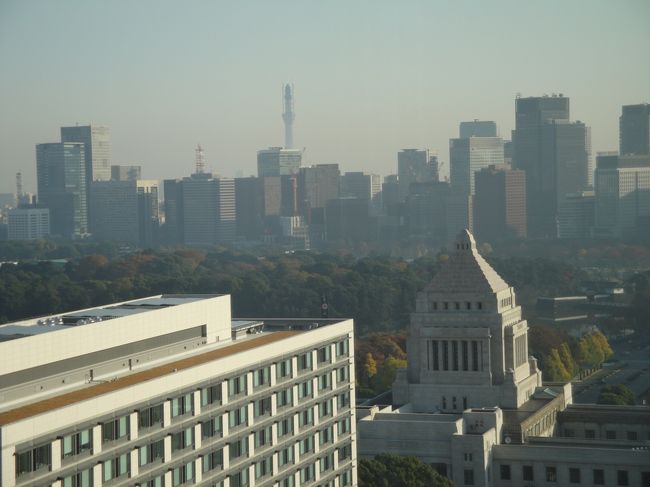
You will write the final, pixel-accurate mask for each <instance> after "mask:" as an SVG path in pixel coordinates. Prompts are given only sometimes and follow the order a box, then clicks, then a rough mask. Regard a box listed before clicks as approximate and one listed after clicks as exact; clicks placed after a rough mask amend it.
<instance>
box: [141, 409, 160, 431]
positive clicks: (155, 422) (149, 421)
mask: <svg viewBox="0 0 650 487" xmlns="http://www.w3.org/2000/svg"><path fill="white" fill-rule="evenodd" d="M162 424H163V405H162V404H158V405H156V406H151V407H150V408H147V409H142V410H141V411H139V412H138V427H139V429H141V430H143V429H147V428H152V427H154V426H160V427H162Z"/></svg>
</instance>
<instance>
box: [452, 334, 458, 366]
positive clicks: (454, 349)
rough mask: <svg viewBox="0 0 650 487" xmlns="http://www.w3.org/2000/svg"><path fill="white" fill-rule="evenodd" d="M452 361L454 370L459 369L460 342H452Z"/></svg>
mask: <svg viewBox="0 0 650 487" xmlns="http://www.w3.org/2000/svg"><path fill="white" fill-rule="evenodd" d="M451 361H452V365H453V368H454V370H458V342H457V341H455V340H454V341H453V342H451Z"/></svg>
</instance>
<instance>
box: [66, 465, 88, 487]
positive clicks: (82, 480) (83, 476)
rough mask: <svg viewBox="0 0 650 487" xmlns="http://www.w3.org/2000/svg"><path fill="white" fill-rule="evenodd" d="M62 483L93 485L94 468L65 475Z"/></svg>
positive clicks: (67, 486) (77, 486)
mask: <svg viewBox="0 0 650 487" xmlns="http://www.w3.org/2000/svg"><path fill="white" fill-rule="evenodd" d="M61 485H62V487H91V486H92V485H93V478H92V468H89V469H88V470H82V471H81V472H77V473H74V474H72V475H68V476H67V477H64V478H63V479H62V481H61Z"/></svg>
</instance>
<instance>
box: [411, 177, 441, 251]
mask: <svg viewBox="0 0 650 487" xmlns="http://www.w3.org/2000/svg"><path fill="white" fill-rule="evenodd" d="M448 200H449V183H448V182H446V181H435V182H434V181H432V182H429V183H413V184H411V191H410V193H409V195H408V198H407V199H406V218H407V222H408V228H409V234H410V235H418V236H425V237H428V238H431V239H433V240H434V241H435V242H436V244H440V245H442V244H444V243H445V242H446V241H447V220H446V219H447V216H446V215H447V203H448Z"/></svg>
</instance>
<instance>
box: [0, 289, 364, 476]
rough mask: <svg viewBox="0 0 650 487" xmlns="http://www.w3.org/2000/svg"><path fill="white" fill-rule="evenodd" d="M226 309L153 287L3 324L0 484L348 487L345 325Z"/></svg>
mask: <svg viewBox="0 0 650 487" xmlns="http://www.w3.org/2000/svg"><path fill="white" fill-rule="evenodd" d="M230 308H231V306H230V296H228V295H221V296H219V295H206V294H201V295H182V294H181V295H178V294H175V295H159V296H152V297H148V298H143V299H137V300H133V301H127V302H122V303H115V304H111V305H109V306H103V307H98V308H91V309H84V310H79V311H71V312H68V313H65V314H60V315H54V316H48V317H43V318H40V319H38V320H37V319H30V320H26V321H22V322H17V323H10V324H7V325H2V326H0V337H1V339H0V356H2V357H3V360H2V361H0V395H1V396H2V402H0V436H1V437H2V443H1V444H0V449H1V451H0V454H1V457H0V458H1V459H2V473H1V478H0V480H1V481H0V485H2V486H3V487H13V486H23V485H39V486H45V485H46V486H52V485H54V486H58V487H64V486H93V487H101V486H109V485H128V486H143V487H144V486H180V485H190V484H192V485H203V486H210V487H214V486H218V487H235V486H242V487H243V486H245V485H249V486H252V485H255V486H258V487H263V486H278V485H280V486H299V485H304V486H307V485H337V486H340V487H343V486H356V485H357V459H356V421H355V409H354V405H355V388H354V338H353V322H352V320H336V319H330V320H325V319H318V318H317V319H313V318H312V319H309V320H304V319H303V320H300V319H262V320H255V321H252V320H246V321H244V320H233V319H232V318H231V314H230ZM25 377H27V378H28V379H29V380H25Z"/></svg>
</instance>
